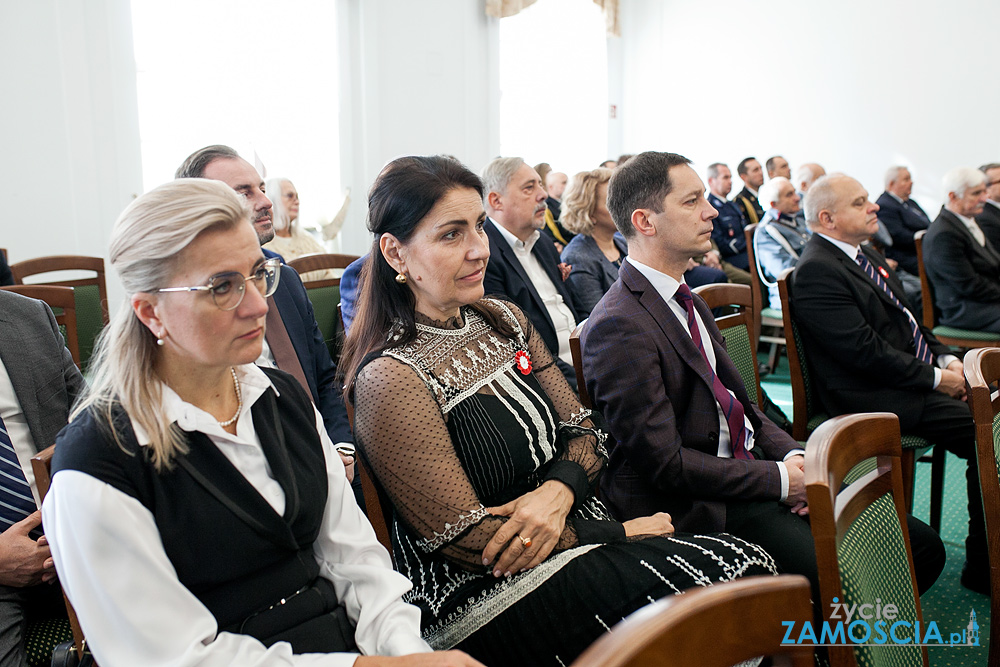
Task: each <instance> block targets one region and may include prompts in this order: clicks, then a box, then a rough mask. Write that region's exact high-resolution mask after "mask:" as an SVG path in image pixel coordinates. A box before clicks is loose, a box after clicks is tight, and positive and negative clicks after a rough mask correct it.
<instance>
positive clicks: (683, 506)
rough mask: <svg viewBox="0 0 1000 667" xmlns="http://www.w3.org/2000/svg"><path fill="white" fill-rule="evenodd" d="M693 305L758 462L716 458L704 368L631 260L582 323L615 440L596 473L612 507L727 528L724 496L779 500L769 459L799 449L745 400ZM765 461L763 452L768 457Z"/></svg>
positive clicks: (683, 527) (598, 401) (703, 309)
mask: <svg viewBox="0 0 1000 667" xmlns="http://www.w3.org/2000/svg"><path fill="white" fill-rule="evenodd" d="M694 301H695V305H696V308H697V309H698V312H699V313H700V314H701V318H702V320H704V322H705V326H706V327H707V329H708V331H709V335H710V336H711V338H712V345H713V347H714V350H715V356H716V366H717V367H718V373H719V378H720V379H721V380H722V382H723V384H725V385H726V387H730V388H733V391H734V393H735V394H736V397H737V398H738V399H739V401H740V403H742V404H743V409H744V410H745V411H746V413H747V415H748V416H749V419H750V423H751V424H752V425H753V430H754V433H755V443H756V444H755V445H754V453H755V455H756V456H757V457H758V459H761V460H752V461H747V460H737V459H728V458H719V456H717V453H718V451H719V413H718V407H717V405H718V404H717V403H716V400H715V396H714V395H713V394H712V388H711V379H710V378H711V369H710V368H709V366H708V364H707V363H706V361H705V359H704V357H702V355H701V353H700V352H699V351H698V348H697V347H696V346H695V344H694V341H693V340H692V339H691V336H690V335H688V333H687V332H686V331H685V330H684V328H683V327H682V326H681V324H680V322H679V321H678V320H677V317H676V316H675V315H674V314H673V313H672V312H671V310H670V308H669V306H667V304H666V303H664V301H663V299H662V298H661V297H660V295H659V293H658V292H657V291H656V289H655V288H654V287H653V286H652V285H651V284H650V283H649V281H648V280H646V278H645V276H643V275H642V274H641V273H639V271H638V270H636V268H635V267H634V266H632V265H631V264H629V263H628V261H624V262H622V267H621V271H620V272H619V274H618V281H617V282H615V284H614V285H612V286H611V289H609V290H608V292H607V294H605V295H604V298H603V299H601V301H600V302H599V303H598V304H597V306H595V308H594V310H593V312H592V313H591V316H590V319H589V321H588V322H587V325H586V327H585V328H584V330H583V333H582V336H581V345H582V351H583V367H584V377H585V378H586V381H587V390H588V391H589V392H590V396H591V397H592V398H593V400H594V407H595V408H597V409H598V410H599V411H600V412H602V413H603V414H604V417H605V419H606V420H607V422H608V426H609V427H610V430H611V433H612V435H613V436H614V437H615V439H616V440H617V442H616V443H615V444H614V445H613V446H612V447H611V449H610V454H611V458H610V462H609V464H608V467H607V469H606V470H605V474H604V476H603V478H602V480H601V491H602V493H603V500H604V501H605V503H606V504H607V505H608V506H609V508H610V509H611V511H612V512H613V513H614V515H615V516H616V517H617V518H619V519H621V520H627V519H633V518H635V517H639V516H647V515H650V514H653V513H654V512H669V513H670V515H671V517H672V518H673V523H674V526H675V527H676V528H677V530H680V531H698V532H717V531H721V530H723V529H724V528H725V523H726V506H725V503H726V502H727V501H732V500H778V499H779V498H780V496H781V479H780V475H779V473H778V467H777V465H776V464H775V463H774V461H780V460H782V459H783V458H784V457H785V455H786V454H787V453H788V452H790V451H791V450H793V449H797V448H798V447H799V445H798V443H796V442H795V441H794V440H792V438H791V437H790V436H789V435H788V434H786V433H785V432H784V431H782V430H781V429H779V428H778V427H777V426H775V425H774V424H773V423H772V422H771V421H770V420H769V419H767V417H765V416H764V415H763V414H762V413H761V412H760V411H759V410H757V408H756V406H754V405H753V404H752V403H751V402H750V398H749V397H748V396H747V393H746V390H745V389H744V388H743V382H742V380H741V379H740V375H739V372H738V371H737V370H736V367H735V366H734V365H733V362H732V360H731V359H730V358H729V355H728V354H727V353H726V348H725V341H724V339H723V337H722V334H721V333H720V332H719V329H718V328H717V327H716V326H715V320H714V319H713V317H712V312H711V311H710V310H709V309H708V306H706V305H705V302H704V301H703V300H702V299H701V298H700V297H696V298H695V300H694ZM765 459H766V460H765Z"/></svg>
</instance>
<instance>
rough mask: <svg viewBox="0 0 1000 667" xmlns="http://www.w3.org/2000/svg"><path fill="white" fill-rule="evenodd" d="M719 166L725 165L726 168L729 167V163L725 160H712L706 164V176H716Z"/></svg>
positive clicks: (717, 175)
mask: <svg viewBox="0 0 1000 667" xmlns="http://www.w3.org/2000/svg"><path fill="white" fill-rule="evenodd" d="M720 167H725V168H726V169H729V165H727V164H726V163H725V162H713V163H712V164H710V165H708V177H709V178H718V177H719V168H720Z"/></svg>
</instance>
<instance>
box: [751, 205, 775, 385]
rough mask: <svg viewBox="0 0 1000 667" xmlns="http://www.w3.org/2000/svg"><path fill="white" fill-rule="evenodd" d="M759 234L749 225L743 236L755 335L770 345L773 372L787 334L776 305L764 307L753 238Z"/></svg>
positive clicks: (763, 291)
mask: <svg viewBox="0 0 1000 667" xmlns="http://www.w3.org/2000/svg"><path fill="white" fill-rule="evenodd" d="M756 233H757V224H756V223H755V224H752V225H747V226H746V228H745V229H744V230H743V234H744V235H745V236H746V240H747V260H748V261H749V262H750V289H751V290H752V292H753V312H754V318H755V330H754V335H755V337H756V338H757V341H758V342H760V343H770V344H771V351H770V352H769V353H768V359H767V363H768V365H769V366H770V368H771V371H772V372H773V371H774V369H775V368H776V367H777V365H778V356H779V355H780V354H781V348H782V347H783V346H784V345H785V332H784V330H783V329H782V327H783V326H784V321H783V320H782V319H781V311H779V310H778V309H777V308H772V306H774V305H775V304H769V305H768V306H764V299H765V298H768V297H766V296H765V294H766V290H765V289H764V283H763V282H762V281H761V277H760V272H759V271H758V270H757V255H756V253H755V252H754V244H753V237H754V234H756ZM763 327H767V328H768V329H769V330H771V331H773V332H774V333H762V329H763Z"/></svg>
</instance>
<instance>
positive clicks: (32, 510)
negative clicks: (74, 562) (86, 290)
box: [0, 291, 85, 667]
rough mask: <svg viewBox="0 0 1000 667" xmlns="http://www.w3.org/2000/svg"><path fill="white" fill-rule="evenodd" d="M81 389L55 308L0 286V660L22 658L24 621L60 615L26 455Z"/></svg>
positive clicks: (42, 444) (63, 417)
mask: <svg viewBox="0 0 1000 667" xmlns="http://www.w3.org/2000/svg"><path fill="white" fill-rule="evenodd" d="M84 389H85V385H84V382H83V377H82V376H81V375H80V371H79V370H77V367H76V365H75V364H74V363H73V358H72V357H71V356H70V353H69V350H67V349H66V347H65V345H64V344H63V339H62V336H60V335H59V329H58V328H57V327H56V321H55V318H53V317H52V312H51V311H50V310H49V308H48V306H46V305H45V304H44V303H42V302H41V301H36V300H35V299H28V298H27V297H23V296H20V295H18V294H13V293H11V292H4V291H0V471H2V474H0V665H2V666H3V667H8V666H10V665H17V666H21V665H24V664H26V658H25V651H24V629H25V627H26V623H27V621H28V620H31V619H32V618H35V617H55V616H63V617H64V616H65V606H64V605H63V602H62V595H61V593H60V589H59V587H58V586H55V585H50V584H51V582H52V580H53V579H55V569H54V566H53V564H52V557H51V555H50V554H49V547H48V543H47V542H46V539H45V537H44V536H42V535H41V527H40V525H39V524H40V523H41V514H40V513H39V512H38V511H37V506H36V504H35V497H37V496H36V492H35V489H34V475H33V474H32V472H31V464H30V460H31V457H32V456H34V455H35V454H37V453H38V452H40V451H41V450H43V449H45V448H46V447H48V446H49V445H51V444H53V443H54V442H55V440H56V434H57V433H59V431H60V429H62V427H64V426H65V425H66V422H67V420H68V419H69V411H70V407H71V406H72V404H73V402H74V401H75V400H76V398H77V396H79V394H81V393H82V392H83V391H84Z"/></svg>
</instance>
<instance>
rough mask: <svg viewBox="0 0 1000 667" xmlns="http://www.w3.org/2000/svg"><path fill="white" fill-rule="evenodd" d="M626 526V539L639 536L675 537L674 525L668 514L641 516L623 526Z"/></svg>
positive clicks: (658, 513)
mask: <svg viewBox="0 0 1000 667" xmlns="http://www.w3.org/2000/svg"><path fill="white" fill-rule="evenodd" d="M622 525H623V526H625V537H637V536H639V535H673V534H674V524H673V523H671V521H670V515H669V514H667V513H666V512H657V513H656V514H654V515H653V516H641V517H639V518H638V519H631V520H630V521H626V522H625V523H623V524H622Z"/></svg>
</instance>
